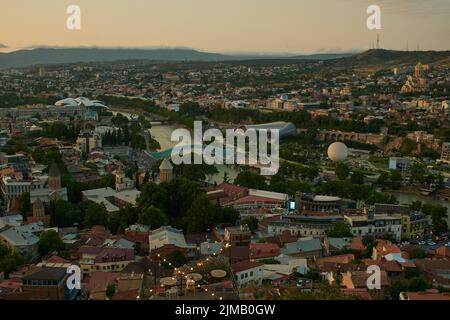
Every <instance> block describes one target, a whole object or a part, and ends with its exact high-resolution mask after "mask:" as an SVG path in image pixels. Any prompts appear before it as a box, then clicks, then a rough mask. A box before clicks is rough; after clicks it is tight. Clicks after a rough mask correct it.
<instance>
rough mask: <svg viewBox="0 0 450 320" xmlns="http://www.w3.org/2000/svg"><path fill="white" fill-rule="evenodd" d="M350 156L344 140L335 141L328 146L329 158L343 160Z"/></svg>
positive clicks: (336, 160)
mask: <svg viewBox="0 0 450 320" xmlns="http://www.w3.org/2000/svg"><path fill="white" fill-rule="evenodd" d="M347 157H348V148H347V146H346V145H345V144H343V143H342V142H335V143H333V144H331V145H330V147H329V148H328V158H330V160H331V161H333V162H342V161H344V160H345V159H347Z"/></svg>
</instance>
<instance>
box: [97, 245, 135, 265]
mask: <svg viewBox="0 0 450 320" xmlns="http://www.w3.org/2000/svg"><path fill="white" fill-rule="evenodd" d="M102 249H103V250H102V251H101V252H100V253H99V254H98V255H97V256H96V257H95V262H96V263H99V262H113V261H131V260H134V250H133V249H125V248H113V247H106V248H102Z"/></svg>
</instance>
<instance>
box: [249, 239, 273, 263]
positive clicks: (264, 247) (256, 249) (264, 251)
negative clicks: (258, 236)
mask: <svg viewBox="0 0 450 320" xmlns="http://www.w3.org/2000/svg"><path fill="white" fill-rule="evenodd" d="M249 250H250V259H258V258H268V257H276V256H278V255H279V254H280V247H279V246H278V245H277V244H274V243H250V247H249Z"/></svg>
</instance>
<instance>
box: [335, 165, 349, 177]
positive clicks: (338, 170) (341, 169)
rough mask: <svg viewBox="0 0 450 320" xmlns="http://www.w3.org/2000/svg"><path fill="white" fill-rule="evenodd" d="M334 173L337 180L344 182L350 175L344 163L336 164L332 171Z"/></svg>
mask: <svg viewBox="0 0 450 320" xmlns="http://www.w3.org/2000/svg"><path fill="white" fill-rule="evenodd" d="M334 173H335V174H336V177H338V179H339V180H345V179H347V177H348V175H349V174H350V168H349V167H348V166H347V165H346V164H345V163H338V164H337V165H336V167H335V169H334Z"/></svg>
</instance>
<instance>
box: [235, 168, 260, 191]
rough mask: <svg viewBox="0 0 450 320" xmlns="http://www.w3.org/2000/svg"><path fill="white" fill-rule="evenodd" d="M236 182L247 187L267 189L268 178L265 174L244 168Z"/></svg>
mask: <svg viewBox="0 0 450 320" xmlns="http://www.w3.org/2000/svg"><path fill="white" fill-rule="evenodd" d="M234 183H235V184H237V185H239V186H242V187H247V188H253V189H266V188H267V184H266V179H265V178H264V176H262V175H260V174H257V173H254V172H252V171H250V170H244V171H241V172H239V174H238V175H237V177H236V179H235V180H234Z"/></svg>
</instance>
